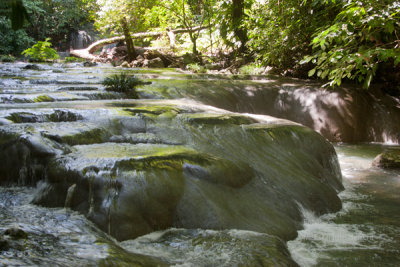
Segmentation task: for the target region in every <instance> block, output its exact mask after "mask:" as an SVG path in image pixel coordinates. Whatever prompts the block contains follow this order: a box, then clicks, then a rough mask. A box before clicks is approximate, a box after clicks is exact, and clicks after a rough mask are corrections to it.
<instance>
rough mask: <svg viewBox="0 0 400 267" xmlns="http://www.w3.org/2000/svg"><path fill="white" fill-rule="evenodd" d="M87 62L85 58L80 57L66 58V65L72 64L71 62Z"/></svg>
mask: <svg viewBox="0 0 400 267" xmlns="http://www.w3.org/2000/svg"><path fill="white" fill-rule="evenodd" d="M83 61H85V59H83V58H78V57H66V58H65V59H64V62H65V63H70V62H83Z"/></svg>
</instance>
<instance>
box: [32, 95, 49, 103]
mask: <svg viewBox="0 0 400 267" xmlns="http://www.w3.org/2000/svg"><path fill="white" fill-rule="evenodd" d="M33 101H34V102H35V103H40V102H54V98H52V97H50V96H48V95H40V96H38V97H36V98H35V99H34V100H33Z"/></svg>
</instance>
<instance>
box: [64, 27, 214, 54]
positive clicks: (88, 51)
mask: <svg viewBox="0 0 400 267" xmlns="http://www.w3.org/2000/svg"><path fill="white" fill-rule="evenodd" d="M207 28H208V26H198V27H193V28H192V29H176V30H171V31H170V32H172V33H173V34H177V33H185V32H194V31H201V30H204V29H207ZM163 34H167V33H166V32H139V33H134V34H131V37H132V39H140V38H147V37H160V36H161V35H163ZM123 40H125V37H124V36H116V37H112V38H107V39H102V40H99V41H97V42H94V43H93V44H91V45H90V46H89V47H87V48H85V49H77V50H70V54H71V55H72V56H75V57H79V58H84V59H87V60H95V59H97V57H96V56H94V55H93V53H94V52H96V51H97V50H98V49H99V48H101V47H103V46H106V45H109V44H114V43H117V42H120V41H123Z"/></svg>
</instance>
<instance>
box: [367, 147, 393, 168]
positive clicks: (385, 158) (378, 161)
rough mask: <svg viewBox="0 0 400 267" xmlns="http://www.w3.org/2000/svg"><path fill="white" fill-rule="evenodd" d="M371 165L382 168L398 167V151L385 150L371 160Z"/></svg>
mask: <svg viewBox="0 0 400 267" xmlns="http://www.w3.org/2000/svg"><path fill="white" fill-rule="evenodd" d="M372 166H375V167H379V168H384V169H400V151H399V150H391V151H385V152H383V153H381V154H379V155H378V156H376V158H375V159H374V160H373V162H372Z"/></svg>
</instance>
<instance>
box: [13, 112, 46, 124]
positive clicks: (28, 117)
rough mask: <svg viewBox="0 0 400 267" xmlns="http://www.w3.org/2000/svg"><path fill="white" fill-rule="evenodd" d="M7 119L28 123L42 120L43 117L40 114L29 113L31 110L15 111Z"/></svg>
mask: <svg viewBox="0 0 400 267" xmlns="http://www.w3.org/2000/svg"><path fill="white" fill-rule="evenodd" d="M6 119H8V120H10V121H12V122H14V123H27V122H41V121H43V118H41V117H40V116H38V115H36V114H33V113H29V112H14V113H11V114H10V115H9V116H7V117H6Z"/></svg>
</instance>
